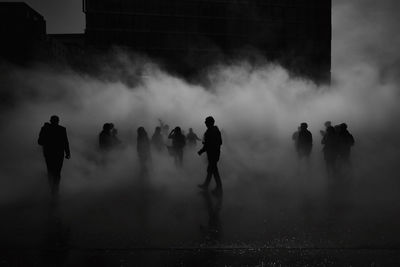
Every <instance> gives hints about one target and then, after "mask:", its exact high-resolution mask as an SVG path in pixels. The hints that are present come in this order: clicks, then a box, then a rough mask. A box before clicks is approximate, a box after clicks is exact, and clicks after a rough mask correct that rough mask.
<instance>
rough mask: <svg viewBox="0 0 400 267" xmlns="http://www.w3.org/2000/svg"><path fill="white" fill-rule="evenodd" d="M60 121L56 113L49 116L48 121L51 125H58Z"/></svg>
mask: <svg viewBox="0 0 400 267" xmlns="http://www.w3.org/2000/svg"><path fill="white" fill-rule="evenodd" d="M59 122H60V118H59V117H58V116H57V115H53V116H51V117H50V123H51V124H53V125H58V123H59Z"/></svg>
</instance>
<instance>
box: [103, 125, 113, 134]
mask: <svg viewBox="0 0 400 267" xmlns="http://www.w3.org/2000/svg"><path fill="white" fill-rule="evenodd" d="M109 130H111V126H110V124H109V123H104V124H103V131H106V132H108V131H109Z"/></svg>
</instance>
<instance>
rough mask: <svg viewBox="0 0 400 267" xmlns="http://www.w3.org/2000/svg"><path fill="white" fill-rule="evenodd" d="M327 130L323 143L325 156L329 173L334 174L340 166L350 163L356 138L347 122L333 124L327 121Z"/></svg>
mask: <svg viewBox="0 0 400 267" xmlns="http://www.w3.org/2000/svg"><path fill="white" fill-rule="evenodd" d="M325 127H326V131H325V132H321V134H322V141H321V143H322V145H323V146H324V148H323V152H324V158H325V162H326V166H327V170H328V173H330V174H334V173H335V172H337V170H338V168H340V167H348V166H349V165H350V154H351V147H352V146H354V143H355V140H354V137H353V135H352V134H351V133H350V132H349V131H348V130H347V124H346V123H341V124H339V125H336V126H332V125H331V122H329V121H327V122H326V123H325Z"/></svg>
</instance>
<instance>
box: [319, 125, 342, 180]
mask: <svg viewBox="0 0 400 267" xmlns="http://www.w3.org/2000/svg"><path fill="white" fill-rule="evenodd" d="M321 143H322V144H323V145H324V147H323V149H322V151H323V153H324V159H325V162H326V168H327V171H328V174H329V175H331V174H334V173H335V172H336V160H337V157H338V134H337V133H336V131H335V128H334V127H333V126H328V128H327V129H326V133H325V135H324V137H323V138H322V141H321Z"/></svg>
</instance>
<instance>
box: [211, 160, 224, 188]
mask: <svg viewBox="0 0 400 267" xmlns="http://www.w3.org/2000/svg"><path fill="white" fill-rule="evenodd" d="M212 169H213V170H212V171H213V175H214V179H215V183H216V190H222V182H221V177H220V176H219V171H218V166H217V162H214V163H213V168H212Z"/></svg>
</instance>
